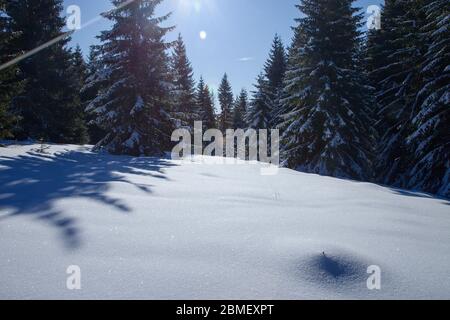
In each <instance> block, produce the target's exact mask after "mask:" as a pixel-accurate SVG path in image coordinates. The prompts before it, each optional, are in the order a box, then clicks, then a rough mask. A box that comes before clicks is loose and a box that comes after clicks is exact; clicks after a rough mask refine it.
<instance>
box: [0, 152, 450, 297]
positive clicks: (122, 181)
mask: <svg viewBox="0 0 450 320" xmlns="http://www.w3.org/2000/svg"><path fill="white" fill-rule="evenodd" d="M38 148H39V146H38V145H9V146H8V147H7V148H0V298H26V299H28V298H62V299H79V298H107V299H108V298H119V299H120V298H126V299H129V298H130V299H131V298H137V299H141V298H145V299H197V298H201V299H310V298H319V299H336V298H369V299H378V298H447V299H448V298H450V206H449V201H447V200H443V199H436V198H432V197H430V196H427V195H421V194H414V193H411V192H406V191H400V190H393V189H390V188H386V187H381V186H378V185H374V184H369V183H359V182H353V181H346V180H339V179H333V178H328V177H321V176H317V175H311V174H302V173H298V172H295V171H291V170H287V169H281V170H280V171H279V174H278V175H274V176H262V175H261V174H260V165H258V164H252V165H249V164H246V165H208V164H186V163H181V162H176V161H170V160H160V159H153V158H139V159H137V158H130V157H118V156H110V155H104V154H96V153H92V152H90V150H89V148H88V147H79V146H69V145H61V146H51V147H50V148H49V149H47V150H46V152H47V153H48V154H41V153H37V152H36V150H37V149H38ZM70 265H77V266H79V267H80V268H81V284H82V288H81V290H73V291H71V290H68V289H67V288H66V279H67V277H68V275H67V274H66V270H67V268H68V266H70ZM371 265H377V266H379V267H380V268H381V271H382V273H381V290H374V291H370V290H368V289H367V285H366V280H367V278H368V277H369V274H367V273H366V271H367V268H368V267H369V266H371Z"/></svg>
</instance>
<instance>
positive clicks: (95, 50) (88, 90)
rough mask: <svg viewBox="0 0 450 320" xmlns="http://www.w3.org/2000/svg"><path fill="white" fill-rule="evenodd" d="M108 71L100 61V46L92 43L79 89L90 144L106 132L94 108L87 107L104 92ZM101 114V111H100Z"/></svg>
mask: <svg viewBox="0 0 450 320" xmlns="http://www.w3.org/2000/svg"><path fill="white" fill-rule="evenodd" d="M108 75H109V72H108V70H107V69H106V65H104V64H103V63H102V62H101V47H100V46H97V45H94V46H91V47H90V51H89V57H88V62H87V66H86V79H85V84H84V86H83V87H82V89H81V100H82V103H83V107H84V110H85V118H86V126H87V129H88V135H89V140H90V143H91V144H94V145H95V144H97V143H98V142H99V141H100V140H102V139H103V138H104V137H105V136H106V134H107V132H106V130H105V129H103V128H102V127H101V125H102V123H101V122H97V120H100V117H98V116H99V114H97V113H96V112H95V111H96V109H93V110H92V109H89V108H87V107H88V105H89V103H90V102H91V101H92V100H93V99H94V98H96V97H97V96H99V95H102V94H103V93H104V90H105V89H106V88H107V86H108ZM100 114H101V113H100Z"/></svg>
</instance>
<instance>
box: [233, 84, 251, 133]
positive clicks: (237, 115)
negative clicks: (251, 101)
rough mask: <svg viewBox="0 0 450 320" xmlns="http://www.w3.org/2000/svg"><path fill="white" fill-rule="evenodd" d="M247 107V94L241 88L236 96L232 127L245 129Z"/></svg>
mask: <svg viewBox="0 0 450 320" xmlns="http://www.w3.org/2000/svg"><path fill="white" fill-rule="evenodd" d="M247 109H248V94H247V91H246V90H245V89H242V90H241V93H240V94H239V96H237V97H236V101H235V103H234V110H233V124H234V129H246V128H247V122H246V121H245V118H246V114H247Z"/></svg>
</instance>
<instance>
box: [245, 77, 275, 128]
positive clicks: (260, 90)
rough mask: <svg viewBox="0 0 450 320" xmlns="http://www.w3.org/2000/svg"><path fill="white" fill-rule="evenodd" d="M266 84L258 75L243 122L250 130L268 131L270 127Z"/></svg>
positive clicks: (269, 105)
mask: <svg viewBox="0 0 450 320" xmlns="http://www.w3.org/2000/svg"><path fill="white" fill-rule="evenodd" d="M267 87H268V83H267V80H266V78H265V76H264V75H263V74H260V75H259V77H258V79H257V80H256V84H255V91H253V92H252V94H253V97H252V99H251V102H250V105H249V107H248V109H247V112H246V116H245V120H246V123H247V125H248V127H250V128H252V129H270V128H271V125H272V112H273V110H272V105H271V103H270V97H269V96H268V94H267V92H268V89H267Z"/></svg>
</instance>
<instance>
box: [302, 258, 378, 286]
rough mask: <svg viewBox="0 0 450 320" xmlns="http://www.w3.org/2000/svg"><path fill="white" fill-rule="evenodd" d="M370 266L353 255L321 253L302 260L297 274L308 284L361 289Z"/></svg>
mask: <svg viewBox="0 0 450 320" xmlns="http://www.w3.org/2000/svg"><path fill="white" fill-rule="evenodd" d="M370 265H371V264H370V263H368V262H365V261H364V259H361V258H358V256H357V255H354V254H347V253H342V252H337V253H334V252H333V253H327V252H322V253H317V254H314V255H310V256H307V257H305V258H304V259H302V262H301V263H300V264H299V265H298V267H297V272H298V274H299V276H300V277H302V278H305V280H307V281H308V282H312V283H314V284H319V285H321V286H327V287H329V286H331V287H334V286H336V287H341V288H342V287H343V286H348V287H359V288H363V287H364V286H365V284H366V279H367V276H368V275H367V268H368V267H369V266H370Z"/></svg>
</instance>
